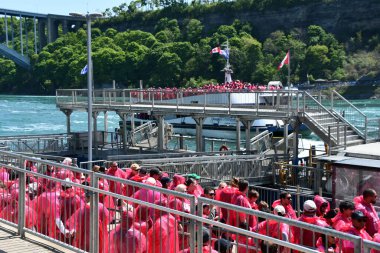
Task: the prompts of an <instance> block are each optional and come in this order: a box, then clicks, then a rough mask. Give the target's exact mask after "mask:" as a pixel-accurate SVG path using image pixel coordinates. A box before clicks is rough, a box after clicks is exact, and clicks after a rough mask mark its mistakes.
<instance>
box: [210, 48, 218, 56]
mask: <svg viewBox="0 0 380 253" xmlns="http://www.w3.org/2000/svg"><path fill="white" fill-rule="evenodd" d="M216 53H218V54H220V47H214V48H213V49H211V52H210V54H216Z"/></svg>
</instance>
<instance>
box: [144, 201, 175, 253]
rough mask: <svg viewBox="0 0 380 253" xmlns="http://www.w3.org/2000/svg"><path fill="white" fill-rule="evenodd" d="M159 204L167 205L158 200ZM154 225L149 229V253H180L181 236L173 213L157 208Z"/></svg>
mask: <svg viewBox="0 0 380 253" xmlns="http://www.w3.org/2000/svg"><path fill="white" fill-rule="evenodd" d="M155 204H157V205H166V203H162V202H160V201H157V202H156V203H155ZM153 219H154V221H153V226H152V227H151V228H150V229H149V230H148V236H147V237H148V238H147V239H148V251H147V252H148V253H157V252H165V253H178V252H179V243H178V241H179V238H178V227H177V225H178V224H177V221H176V219H175V218H174V216H173V215H171V214H170V213H167V212H162V211H160V210H157V209H155V212H154V215H153Z"/></svg>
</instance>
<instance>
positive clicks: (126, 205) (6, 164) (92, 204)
mask: <svg viewBox="0 0 380 253" xmlns="http://www.w3.org/2000/svg"><path fill="white" fill-rule="evenodd" d="M25 160H29V161H32V162H35V163H37V164H38V168H39V169H38V170H37V172H34V171H29V170H26V169H25V168H24V167H23V166H20V165H22V164H25ZM0 161H1V162H0V166H2V167H3V169H5V170H7V171H8V172H11V173H13V174H17V175H18V177H19V182H21V183H20V184H19V190H18V191H17V193H15V194H17V198H16V199H18V202H17V205H12V206H10V207H12V208H15V210H17V212H10V213H9V214H8V215H5V216H3V217H2V218H1V219H0V223H2V224H5V223H6V224H8V225H10V226H13V227H14V228H16V229H17V233H18V234H19V235H20V236H21V237H22V238H29V237H30V236H31V235H33V236H36V237H40V238H43V239H44V240H48V241H49V242H50V243H52V244H55V245H59V246H60V247H64V248H67V249H68V250H71V251H75V252H96V253H97V252H105V251H106V249H105V248H104V247H106V244H103V243H102V242H104V241H105V240H104V239H108V242H109V243H110V244H109V245H108V247H110V248H111V247H120V251H119V252H122V253H127V252H129V251H127V250H126V248H128V247H133V248H134V249H135V250H134V252H140V251H143V249H142V250H136V248H138V247H142V245H141V244H139V243H137V242H139V241H140V242H146V243H147V244H148V247H149V248H150V249H152V248H154V251H155V252H167V249H168V248H167V247H175V250H176V252H178V251H180V250H182V249H183V248H189V250H190V251H191V252H200V250H196V249H201V248H202V246H203V247H206V248H207V247H208V248H209V249H210V248H211V247H212V245H213V242H214V241H215V240H216V239H217V238H219V236H221V235H222V234H225V233H228V234H234V235H235V236H236V240H235V241H233V242H232V244H233V245H234V247H235V248H236V249H237V250H239V252H246V253H248V252H251V250H255V251H256V252H258V251H259V249H260V244H259V240H262V241H264V242H268V243H272V244H276V245H278V246H279V247H283V248H284V249H287V250H289V251H290V250H295V251H298V252H310V253H311V252H317V251H316V250H314V249H312V248H308V247H305V246H302V245H303V244H304V242H303V239H302V236H301V238H296V239H297V240H298V239H299V242H298V244H293V243H289V242H288V241H284V240H281V239H277V238H275V237H269V236H267V235H265V234H266V232H265V230H268V229H269V227H264V232H263V231H257V232H260V233H256V232H251V231H250V230H249V229H248V227H244V228H238V227H235V226H230V225H227V224H231V223H230V220H227V224H225V223H221V222H219V221H217V220H213V219H208V218H206V217H204V216H203V214H202V210H203V206H205V205H212V206H217V207H219V208H221V209H222V210H224V212H227V213H230V212H238V213H239V217H243V216H246V217H256V218H260V219H263V220H271V221H275V222H278V223H283V224H287V228H288V229H290V227H293V228H294V229H298V230H300V234H301V235H302V234H303V233H304V232H306V231H308V233H310V236H311V237H312V238H314V239H315V240H313V241H314V243H315V241H316V239H317V237H318V236H319V235H325V236H326V235H331V236H334V237H336V238H337V241H338V242H339V243H338V244H339V245H338V246H340V247H341V246H342V241H343V240H347V241H350V242H352V244H353V245H354V252H355V253H359V252H362V250H364V252H369V251H370V250H371V249H376V250H380V244H379V243H371V242H367V241H362V240H361V238H360V237H357V236H353V235H350V234H345V233H341V232H338V231H335V230H331V229H328V228H321V227H317V226H314V225H310V224H307V223H303V222H300V221H297V220H290V219H286V218H283V217H280V216H276V215H272V214H269V213H264V212H260V211H256V210H253V209H247V208H243V207H239V206H236V205H231V204H227V203H224V202H219V201H215V200H213V199H208V198H204V197H199V198H197V201H195V197H194V196H193V195H188V194H186V193H182V192H177V191H172V190H168V189H163V188H158V187H155V186H152V185H148V184H142V183H137V182H133V181H129V180H123V179H120V178H116V177H112V176H108V175H103V174H98V173H93V172H90V171H87V170H81V169H78V168H75V167H70V166H65V165H62V164H58V163H54V162H50V161H40V160H36V159H34V158H31V157H28V156H22V155H17V154H13V153H9V152H3V151H0ZM48 167H49V168H60V170H62V169H64V170H67V171H71V172H73V173H74V172H75V173H83V174H84V175H85V176H87V178H88V181H89V182H91V183H90V186H88V185H83V184H78V183H74V182H68V181H66V180H62V179H60V178H58V177H52V176H49V175H47V174H46V173H44V171H43V170H40V168H48ZM31 176H32V177H35V178H38V179H44V180H38V181H37V184H43V182H44V181H45V182H48V184H46V185H41V186H44V187H52V186H54V185H59V184H63V185H65V187H67V186H72V187H74V188H75V189H76V192H78V193H81V192H82V193H83V192H86V196H87V197H88V198H87V200H88V201H89V202H88V204H83V206H82V204H80V208H77V209H75V212H74V216H70V217H69V218H68V220H66V222H65V223H64V226H65V227H67V229H70V228H74V230H75V231H74V230H69V232H68V235H72V236H71V237H66V239H67V240H66V239H64V238H63V237H62V235H59V234H55V232H54V233H53V234H51V233H50V232H49V231H46V230H40V229H37V230H36V229H33V227H34V224H35V223H34V222H27V221H30V219H31V218H32V217H33V215H35V214H31V213H30V207H31V206H35V207H36V208H37V209H39V208H41V210H39V212H37V214H42V213H44V212H46V210H49V209H50V208H52V206H53V205H52V203H55V202H54V201H59V200H60V198H59V194H58V192H57V191H51V192H50V195H49V196H50V197H49V199H50V200H51V201H53V202H50V203H49V202H39V200H40V199H39V197H37V198H36V201H34V202H32V203H30V201H31V200H30V197H27V198H25V192H26V185H25V183H22V182H25V180H26V178H27V177H31ZM104 180H107V181H108V182H113V183H114V184H120V185H123V186H126V187H127V188H128V189H130V190H131V191H132V192H131V193H133V194H134V193H136V191H137V189H140V190H144V191H149V192H151V193H152V194H153V195H154V196H157V198H156V201H154V204H153V203H151V201H149V202H148V201H147V200H144V199H142V198H140V197H127V196H124V195H120V194H117V193H114V192H110V191H108V190H105V189H104V188H102V187H98V186H100V184H98V182H102V181H103V182H104ZM91 185H92V186H91ZM28 189H29V190H30V189H31V188H28ZM45 189H49V188H45ZM46 193H47V192H45V193H42V194H41V195H40V196H44V194H46ZM1 194H4V193H1ZM165 196H166V197H167V198H168V199H169V200H170V199H171V200H175V201H174V202H169V204H168V202H166V201H163V199H164V198H166V197H165ZM42 199H43V198H42ZM116 199H119V200H120V201H117V202H118V203H119V202H120V203H121V204H122V205H123V209H124V210H132V209H133V208H137V210H138V211H137V210H136V211H135V215H134V218H133V220H132V221H133V222H137V223H141V222H145V221H146V219H150V218H152V221H151V222H152V226H151V228H150V229H149V232H148V233H147V234H145V233H143V232H142V231H141V230H140V229H138V227H135V226H133V227H131V229H132V231H135V232H134V233H133V234H134V236H136V237H137V238H139V240H132V241H130V240H125V239H123V237H121V236H120V235H121V234H123V232H121V231H123V230H122V228H123V227H125V225H126V224H127V225H126V226H127V227H129V226H128V223H127V222H128V221H129V222H130V220H128V219H126V216H125V215H124V214H123V215H120V212H119V211H118V210H120V209H119V208H118V207H116V208H115V207H113V206H112V205H110V203H111V202H112V203H116V202H114V201H115V200H116ZM2 203H3V202H2ZM33 203H34V204H35V205H33ZM39 203H40V204H39ZM170 203H173V204H170ZM65 205H66V204H62V205H61V206H60V207H61V208H63V209H66V208H67V207H68V206H65ZM5 208H7V207H5ZM66 210H70V209H66ZM107 212H108V215H109V216H106V213H107ZM222 212H223V211H222ZM151 214H153V215H151ZM34 217H36V218H37V220H35V222H37V224H38V222H44V224H46V226H47V227H50V225H55V224H54V223H55V221H54V220H53V219H49V216H47V218H45V219H41V218H42V216H41V215H37V216H34ZM62 217H63V216H61V218H62ZM106 217H109V218H106ZM111 220H113V221H114V222H112V223H111V222H110V221H111ZM99 221H100V222H99ZM168 221H170V223H168ZM52 223H53V224H52ZM123 224H124V225H123ZM133 224H135V223H133ZM163 224H164V225H163ZM166 224H167V225H170V227H171V228H172V229H166V228H169V227H166ZM180 227H181V228H183V229H178V230H177V229H176V228H180ZM37 228H38V227H37ZM40 228H41V227H40ZM81 228H84V229H85V231H86V232H85V233H83V231H81V230H80V229H81ZM202 230H207V231H208V232H209V234H210V235H212V236H211V240H210V241H208V242H206V241H203V236H202V234H203V231H202ZM50 231H53V230H50ZM262 232H263V234H261V233H262ZM285 232H286V231H285ZM287 232H290V231H289V230H287ZM166 233H170V234H171V235H172V236H166V235H167V234H166ZM79 235H81V236H82V237H81V239H80V240H77V239H76V236H79ZM157 238H160V240H157ZM169 238H171V239H169ZM239 238H240V239H239ZM169 240H170V241H169ZM185 242H188V245H185ZM186 244H187V243H186ZM166 245H167V246H166ZM313 247H314V248H315V247H316V246H315V245H313ZM26 250H28V249H26ZM20 252H21V251H20Z"/></svg>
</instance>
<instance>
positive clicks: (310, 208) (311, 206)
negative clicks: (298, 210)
mask: <svg viewBox="0 0 380 253" xmlns="http://www.w3.org/2000/svg"><path fill="white" fill-rule="evenodd" d="M303 210H304V211H305V212H315V211H317V205H316V204H315V202H314V201H312V200H306V201H305V203H303Z"/></svg>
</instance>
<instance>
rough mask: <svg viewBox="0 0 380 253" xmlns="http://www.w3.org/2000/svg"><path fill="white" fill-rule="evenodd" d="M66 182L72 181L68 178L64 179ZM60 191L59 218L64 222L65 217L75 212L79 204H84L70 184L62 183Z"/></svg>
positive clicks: (67, 217)
mask: <svg viewBox="0 0 380 253" xmlns="http://www.w3.org/2000/svg"><path fill="white" fill-rule="evenodd" d="M65 181H66V182H68V183H72V181H71V180H70V179H69V178H66V179H65ZM61 189H62V190H61V193H60V196H59V205H60V209H61V219H62V222H63V223H65V222H66V220H67V219H69V218H70V217H71V215H73V213H75V211H76V210H78V209H79V208H80V207H81V206H83V205H84V202H83V200H82V199H81V198H80V196H78V195H77V194H76V192H75V190H74V189H73V187H72V186H71V185H70V184H65V183H63V184H62V185H61Z"/></svg>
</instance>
